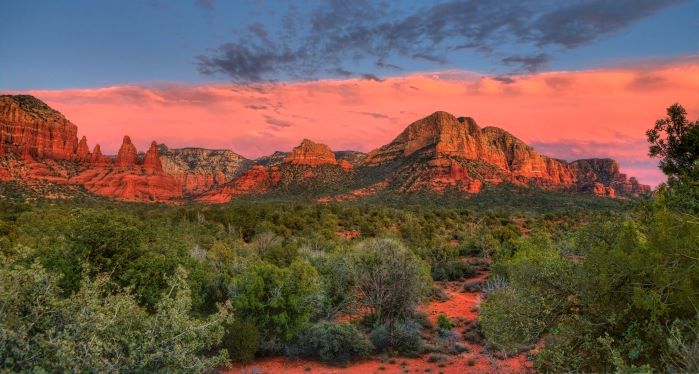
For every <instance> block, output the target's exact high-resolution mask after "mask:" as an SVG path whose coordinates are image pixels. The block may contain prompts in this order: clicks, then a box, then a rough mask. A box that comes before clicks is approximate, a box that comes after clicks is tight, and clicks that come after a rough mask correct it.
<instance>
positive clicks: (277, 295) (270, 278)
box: [231, 261, 320, 342]
mask: <svg viewBox="0 0 699 374" xmlns="http://www.w3.org/2000/svg"><path fill="white" fill-rule="evenodd" d="M319 289H320V285H319V277H318V273H317V272H316V270H315V269H314V268H313V267H312V266H311V265H310V264H308V263H307V262H301V261H294V262H293V263H292V264H291V265H290V266H289V267H287V268H280V267H277V266H275V265H273V264H269V263H266V262H255V263H251V264H250V265H249V266H248V267H247V268H246V269H245V271H243V272H242V273H241V274H240V275H238V276H237V277H236V278H235V286H234V291H233V295H232V300H231V301H232V303H233V306H235V310H236V316H237V317H238V318H240V319H241V320H243V321H246V322H250V323H252V324H253V325H255V327H256V328H257V329H258V331H259V332H260V335H261V337H262V339H263V342H264V341H267V342H274V341H275V340H289V339H291V338H292V337H293V336H294V335H295V334H296V333H297V332H299V331H300V329H301V327H302V326H303V325H304V324H305V323H306V322H308V320H309V318H310V316H311V312H312V311H313V304H312V303H310V302H309V301H310V300H312V299H314V298H315V297H316V294H317V292H318V291H319Z"/></svg>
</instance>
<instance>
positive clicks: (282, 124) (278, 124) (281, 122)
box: [265, 116, 294, 128]
mask: <svg viewBox="0 0 699 374" xmlns="http://www.w3.org/2000/svg"><path fill="white" fill-rule="evenodd" d="M265 122H267V123H268V124H270V125H272V126H275V127H282V128H283V127H291V126H293V125H294V124H293V122H290V121H287V120H283V119H279V118H274V117H272V116H265Z"/></svg>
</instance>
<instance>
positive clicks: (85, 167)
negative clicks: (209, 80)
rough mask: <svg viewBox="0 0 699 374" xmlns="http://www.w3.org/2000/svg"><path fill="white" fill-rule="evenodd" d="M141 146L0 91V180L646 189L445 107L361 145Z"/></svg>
mask: <svg viewBox="0 0 699 374" xmlns="http://www.w3.org/2000/svg"><path fill="white" fill-rule="evenodd" d="M142 155H143V156H142V157H139V153H138V150H137V149H136V146H135V145H134V144H133V142H132V141H131V138H130V137H129V136H124V138H123V141H122V144H121V147H120V148H119V151H118V153H117V154H116V156H105V155H103V154H102V152H101V149H100V146H99V145H95V147H94V148H93V150H92V152H90V148H89V145H88V141H87V138H86V137H84V136H83V137H81V138H80V140H79V141H78V138H77V127H76V126H75V125H74V124H72V123H71V122H70V121H68V120H67V119H66V118H65V117H64V116H63V115H62V114H60V113H59V112H57V111H55V110H53V109H51V108H49V107H48V106H47V105H46V104H44V103H43V102H41V101H40V100H38V99H36V98H34V97H32V96H26V95H17V96H12V95H1V96H0V180H2V181H9V180H13V181H22V182H25V183H27V184H30V185H31V184H36V183H44V182H46V183H53V184H58V185H65V186H69V185H72V186H80V187H82V188H84V189H85V190H86V191H88V192H90V193H93V194H95V195H99V196H104V197H107V198H114V199H120V200H128V201H153V202H160V201H167V202H172V201H179V200H182V199H195V200H199V201H205V202H210V203H220V202H226V201H230V200H231V199H234V198H236V197H238V196H242V195H263V194H268V193H272V192H275V193H301V194H308V193H311V194H312V193H314V191H315V190H317V191H332V194H333V195H331V196H328V197H327V199H325V200H327V201H332V200H347V199H352V198H356V197H362V196H368V195H372V194H376V193H379V192H381V191H385V190H390V191H394V192H402V193H408V192H417V191H435V192H438V193H439V192H442V191H447V190H455V191H460V192H462V193H463V194H464V196H467V195H470V194H476V193H478V192H480V191H481V189H482V188H483V187H484V186H487V185H493V184H500V183H512V184H514V185H519V186H536V187H540V188H544V189H550V190H562V191H571V192H580V193H587V194H594V195H600V196H608V197H620V196H639V195H643V194H647V193H649V192H650V188H649V187H648V186H646V185H642V184H640V183H639V182H638V181H637V180H636V179H635V178H633V177H631V178H628V177H627V176H626V175H625V174H623V173H621V172H620V171H619V164H618V163H617V162H616V161H614V160H612V159H585V160H577V161H573V162H570V163H569V162H566V161H563V160H557V159H554V158H550V157H547V156H544V155H541V154H540V153H539V152H538V151H536V150H535V149H534V148H532V147H530V146H528V145H527V144H525V143H524V142H523V141H521V140H519V139H518V138H516V137H515V136H513V135H512V134H510V133H508V132H507V131H505V130H502V129H500V128H496V127H486V128H480V127H479V126H478V125H477V124H476V121H475V120H473V119H472V118H469V117H459V118H457V117H455V116H453V115H451V114H449V113H446V112H435V113H433V114H431V115H429V116H427V117H425V118H423V119H420V120H418V121H415V122H414V123H412V124H410V125H409V126H407V127H406V128H405V130H403V132H401V133H400V134H399V135H398V136H397V137H396V138H395V139H394V140H393V141H392V142H390V143H389V144H386V145H384V146H382V147H380V148H378V149H375V150H373V151H371V152H370V153H368V154H364V153H361V152H355V151H338V152H333V150H332V149H330V147H328V146H327V145H324V144H319V143H315V142H313V141H311V140H308V139H304V140H303V141H302V142H301V143H300V144H299V145H298V146H296V147H294V148H293V149H292V150H291V152H275V153H274V154H273V155H270V156H266V157H261V158H259V159H257V160H254V161H251V160H247V159H246V158H244V157H242V156H240V155H238V154H236V153H234V152H232V151H229V150H210V149H203V148H181V149H169V148H168V147H167V146H165V145H158V144H157V143H156V142H155V141H153V142H152V143H151V144H150V147H149V148H148V150H147V151H146V152H145V154H142ZM76 188H77V187H76ZM333 196H334V197H333Z"/></svg>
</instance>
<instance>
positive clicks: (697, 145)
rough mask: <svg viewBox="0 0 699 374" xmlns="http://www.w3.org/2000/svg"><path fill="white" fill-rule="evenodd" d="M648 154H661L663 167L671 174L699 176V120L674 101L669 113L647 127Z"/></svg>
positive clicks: (657, 155) (658, 155)
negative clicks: (691, 118)
mask: <svg viewBox="0 0 699 374" xmlns="http://www.w3.org/2000/svg"><path fill="white" fill-rule="evenodd" d="M646 136H647V138H648V142H649V143H650V149H649V152H648V153H649V155H650V156H651V157H658V158H660V168H661V169H662V170H663V172H664V173H665V174H667V175H668V176H669V177H671V178H678V177H683V176H690V177H692V178H697V177H699V174H698V173H699V165H698V164H697V160H698V159H699V121H696V122H691V121H688V120H687V111H686V110H685V109H684V108H683V107H682V105H680V104H678V103H675V104H673V105H671V106H670V107H669V108H667V116H666V117H665V118H661V119H659V120H657V121H656V122H655V126H654V127H653V128H652V129H649V130H648V131H646Z"/></svg>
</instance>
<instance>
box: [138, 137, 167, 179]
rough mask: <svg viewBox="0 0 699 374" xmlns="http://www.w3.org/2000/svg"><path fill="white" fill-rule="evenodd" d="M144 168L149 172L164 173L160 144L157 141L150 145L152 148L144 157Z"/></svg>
mask: <svg viewBox="0 0 699 374" xmlns="http://www.w3.org/2000/svg"><path fill="white" fill-rule="evenodd" d="M143 167H144V168H145V169H146V170H149V171H156V172H162V171H163V164H162V163H161V162H160V155H159V153H158V143H156V142H155V140H154V141H153V142H152V143H151V144H150V148H149V149H148V152H146V155H145V156H143Z"/></svg>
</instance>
